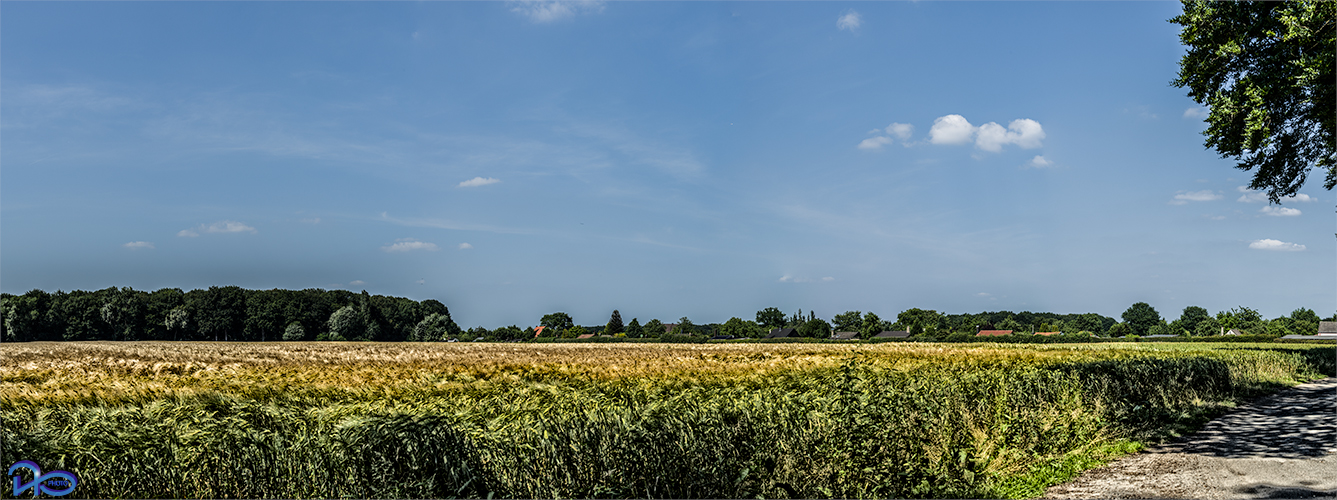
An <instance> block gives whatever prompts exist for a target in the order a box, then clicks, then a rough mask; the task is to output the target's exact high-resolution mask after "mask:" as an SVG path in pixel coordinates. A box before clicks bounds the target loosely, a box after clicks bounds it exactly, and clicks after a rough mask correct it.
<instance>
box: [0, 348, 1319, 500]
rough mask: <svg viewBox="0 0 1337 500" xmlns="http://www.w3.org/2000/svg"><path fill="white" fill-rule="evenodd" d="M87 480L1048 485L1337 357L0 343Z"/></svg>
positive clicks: (11, 425)
mask: <svg viewBox="0 0 1337 500" xmlns="http://www.w3.org/2000/svg"><path fill="white" fill-rule="evenodd" d="M0 355H3V356H4V360H5V362H4V363H3V365H2V366H0V419H2V423H3V436H2V437H3V440H2V441H0V455H2V456H0V462H3V463H4V464H10V463H13V462H15V461H18V460H31V461H34V462H36V463H38V464H41V465H42V467H43V468H44V469H60V470H65V471H70V472H73V473H75V474H76V475H77V477H78V478H79V485H78V488H77V489H76V490H75V491H74V492H73V493H72V494H71V495H70V497H72V498H125V497H129V498H341V497H366V498H445V497H489V496H490V497H499V498H500V497H514V498H640V497H647V498H650V497H654V498H663V497H668V498H752V497H758V496H761V497H788V498H820V497H848V498H853V497H860V498H862V497H912V498H954V497H1014V498H1023V497H1028V496H1036V495H1038V494H1040V493H1041V492H1042V491H1043V488H1044V487H1045V486H1048V485H1050V484H1054V483H1056V482H1059V481H1062V480H1064V479H1067V478H1069V477H1071V476H1072V475H1073V474H1075V473H1076V472H1079V471H1080V470H1082V469H1084V468H1088V467H1091V466H1094V465H1098V464H1099V463H1101V462H1102V461H1104V460H1108V459H1109V458H1112V457H1114V456H1117V455H1118V454H1120V453H1127V452H1129V451H1133V450H1136V449H1137V448H1138V447H1139V446H1141V444H1142V443H1146V442H1150V441H1154V440H1157V439H1164V438H1166V437H1170V436H1173V435H1175V434H1176V433H1179V432H1184V431H1185V430H1187V429H1190V428H1192V426H1194V425H1197V424H1200V423H1201V422H1202V421H1204V419H1205V418H1207V417H1208V416H1210V415H1212V414H1214V413H1215V412H1219V411H1222V410H1223V409H1225V408H1228V407H1230V406H1231V405H1233V404H1235V403H1237V402H1238V401H1241V400H1243V399H1245V398H1249V397H1253V396H1257V395H1260V394H1263V393H1265V392H1269V391H1272V390H1275V389H1278V388H1280V387H1283V386H1286V385H1290V384H1295V383H1298V382H1302V381H1307V380H1311V379H1315V378H1320V377H1324V376H1332V375H1334V374H1335V373H1334V372H1337V366H1335V363H1334V356H1333V348H1332V347H1331V346H1324V347H1315V346H1304V345H1292V344H1284V345H1282V344H1219V343H1218V344H1192V343H1175V344H1085V345H1024V346H1023V345H1018V346H1012V345H996V344H994V345H980V344H916V343H897V344H870V345H857V346H850V345H832V344H421V343H414V344H397V343H357V344H350V343H302V344H296V343H269V344H264V343H259V344H231V343H155V342H123V343H42V342H36V343H24V344H14V343H7V344H3V345H0Z"/></svg>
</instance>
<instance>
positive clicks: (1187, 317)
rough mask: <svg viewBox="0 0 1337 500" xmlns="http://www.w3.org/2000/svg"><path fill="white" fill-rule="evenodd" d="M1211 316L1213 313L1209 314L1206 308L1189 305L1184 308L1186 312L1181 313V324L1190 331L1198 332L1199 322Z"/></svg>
mask: <svg viewBox="0 0 1337 500" xmlns="http://www.w3.org/2000/svg"><path fill="white" fill-rule="evenodd" d="M1210 317H1212V315H1211V314H1208V313H1207V310H1206V309H1203V308H1201V307H1198V306H1188V307H1185V308H1184V312H1182V313H1180V314H1179V321H1180V326H1181V327H1183V328H1184V329H1185V330H1188V331H1190V332H1197V331H1198V322H1200V321H1203V320H1206V319H1207V318H1210Z"/></svg>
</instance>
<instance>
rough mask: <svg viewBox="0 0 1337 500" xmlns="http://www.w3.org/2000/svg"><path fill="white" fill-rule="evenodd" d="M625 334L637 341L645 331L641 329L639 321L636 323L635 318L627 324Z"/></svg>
mask: <svg viewBox="0 0 1337 500" xmlns="http://www.w3.org/2000/svg"><path fill="white" fill-rule="evenodd" d="M626 334H627V336H628V337H631V338H633V339H638V338H641V337H642V336H644V335H645V330H644V329H643V328H641V323H640V321H637V320H636V318H631V323H627V331H626Z"/></svg>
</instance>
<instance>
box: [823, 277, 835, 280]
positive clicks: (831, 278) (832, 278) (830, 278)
mask: <svg viewBox="0 0 1337 500" xmlns="http://www.w3.org/2000/svg"><path fill="white" fill-rule="evenodd" d="M835 280H836V278H835V277H832V276H823V277H822V281H835Z"/></svg>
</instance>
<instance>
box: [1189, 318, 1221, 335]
mask: <svg viewBox="0 0 1337 500" xmlns="http://www.w3.org/2000/svg"><path fill="white" fill-rule="evenodd" d="M1221 327H1222V325H1221V323H1220V322H1219V321H1217V320H1216V318H1212V317H1208V318H1207V319H1204V320H1202V321H1199V322H1198V325H1197V326H1195V327H1193V335H1196V336H1198V337H1206V336H1208V335H1220V334H1221Z"/></svg>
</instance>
